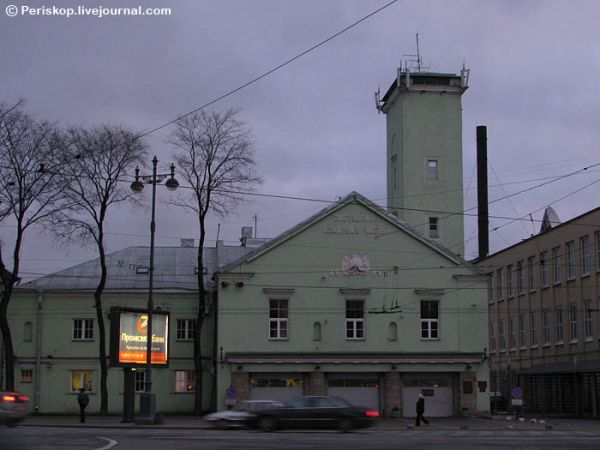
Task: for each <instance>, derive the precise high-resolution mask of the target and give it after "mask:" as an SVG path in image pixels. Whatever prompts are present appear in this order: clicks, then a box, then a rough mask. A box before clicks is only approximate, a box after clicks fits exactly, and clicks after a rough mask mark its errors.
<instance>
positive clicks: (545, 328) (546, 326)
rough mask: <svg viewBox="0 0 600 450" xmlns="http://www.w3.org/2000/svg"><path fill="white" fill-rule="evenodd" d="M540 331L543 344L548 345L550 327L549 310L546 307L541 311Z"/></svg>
mask: <svg viewBox="0 0 600 450" xmlns="http://www.w3.org/2000/svg"><path fill="white" fill-rule="evenodd" d="M542 333H543V336H542V337H543V338H544V339H543V340H544V345H550V343H551V342H552V335H551V327H550V311H548V310H547V309H545V310H543V311H542Z"/></svg>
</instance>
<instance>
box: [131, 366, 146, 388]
mask: <svg viewBox="0 0 600 450" xmlns="http://www.w3.org/2000/svg"><path fill="white" fill-rule="evenodd" d="M133 373H134V374H135V392H144V391H145V388H146V372H145V371H143V370H136V371H135V372H133Z"/></svg>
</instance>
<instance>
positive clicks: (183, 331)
mask: <svg viewBox="0 0 600 450" xmlns="http://www.w3.org/2000/svg"><path fill="white" fill-rule="evenodd" d="M195 335H196V319H177V321H176V329H175V340H176V341H193V340H194V337H195Z"/></svg>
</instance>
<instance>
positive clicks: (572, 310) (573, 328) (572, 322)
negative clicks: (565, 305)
mask: <svg viewBox="0 0 600 450" xmlns="http://www.w3.org/2000/svg"><path fill="white" fill-rule="evenodd" d="M569 330H570V332H571V342H577V305H576V304H575V303H571V304H570V305H569Z"/></svg>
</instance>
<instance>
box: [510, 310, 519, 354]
mask: <svg viewBox="0 0 600 450" xmlns="http://www.w3.org/2000/svg"><path fill="white" fill-rule="evenodd" d="M508 320H509V322H508V339H509V344H510V349H511V350H515V349H516V348H517V336H516V335H515V333H516V330H515V328H516V324H515V318H514V317H511V318H510V319H508Z"/></svg>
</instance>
